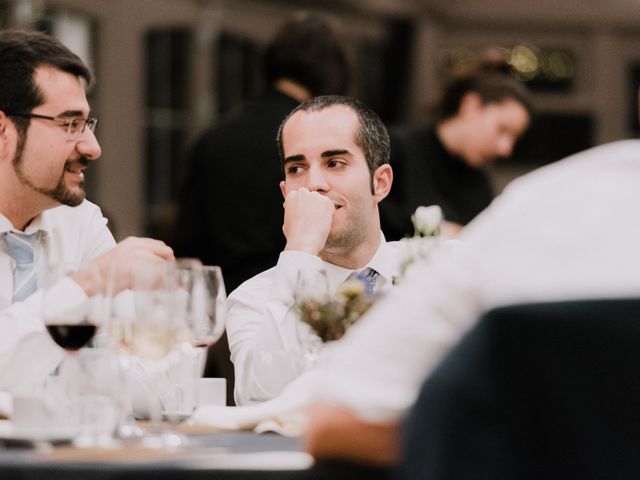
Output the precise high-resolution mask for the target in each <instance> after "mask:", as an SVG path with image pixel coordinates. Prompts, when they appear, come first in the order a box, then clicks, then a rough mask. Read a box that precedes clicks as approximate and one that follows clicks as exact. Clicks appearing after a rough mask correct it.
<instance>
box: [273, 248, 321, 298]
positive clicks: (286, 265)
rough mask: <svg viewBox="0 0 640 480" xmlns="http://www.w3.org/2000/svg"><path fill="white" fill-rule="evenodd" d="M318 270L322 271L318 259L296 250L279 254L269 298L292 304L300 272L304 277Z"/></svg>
mask: <svg viewBox="0 0 640 480" xmlns="http://www.w3.org/2000/svg"><path fill="white" fill-rule="evenodd" d="M320 270H322V260H320V257H317V256H315V255H311V254H310V253H305V252H299V251H296V250H287V251H284V252H280V257H279V258H278V263H277V264H276V267H275V275H274V280H273V284H272V285H271V290H270V292H269V297H270V298H282V299H287V300H288V301H290V302H293V294H294V292H295V288H296V285H297V284H298V280H299V277H300V272H304V274H305V276H306V275H309V274H312V273H313V272H320Z"/></svg>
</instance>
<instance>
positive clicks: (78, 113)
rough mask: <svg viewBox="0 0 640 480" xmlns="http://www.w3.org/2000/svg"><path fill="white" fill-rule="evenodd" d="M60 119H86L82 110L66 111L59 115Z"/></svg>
mask: <svg viewBox="0 0 640 480" xmlns="http://www.w3.org/2000/svg"><path fill="white" fill-rule="evenodd" d="M57 116H58V117H84V112H83V111H82V110H65V111H64V112H62V113H59V114H58V115H57Z"/></svg>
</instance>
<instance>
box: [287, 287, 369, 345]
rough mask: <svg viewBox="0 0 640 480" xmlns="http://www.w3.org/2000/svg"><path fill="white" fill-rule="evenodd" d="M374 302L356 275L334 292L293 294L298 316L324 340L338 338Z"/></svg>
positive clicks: (328, 340)
mask: <svg viewBox="0 0 640 480" xmlns="http://www.w3.org/2000/svg"><path fill="white" fill-rule="evenodd" d="M373 302H374V297H373V296H371V295H368V294H367V293H366V290H365V285H364V283H363V282H362V281H361V280H357V279H348V280H347V281H345V282H344V283H342V284H341V285H340V287H338V290H337V291H336V292H335V293H334V294H330V293H329V292H327V291H318V292H312V293H310V294H307V295H304V296H296V307H297V309H298V312H299V314H300V320H301V321H302V322H303V323H306V324H307V325H309V326H310V327H311V330H312V331H313V332H314V333H315V334H316V335H317V336H318V337H319V338H320V340H322V342H323V343H325V342H330V341H333V340H338V339H340V338H341V337H342V336H343V335H344V334H345V332H346V331H347V329H348V328H349V327H350V326H351V325H353V324H354V323H356V321H357V320H358V319H359V318H360V317H361V316H362V315H363V314H364V313H365V312H366V311H367V310H369V308H370V307H371V305H373Z"/></svg>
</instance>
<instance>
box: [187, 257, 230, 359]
mask: <svg viewBox="0 0 640 480" xmlns="http://www.w3.org/2000/svg"><path fill="white" fill-rule="evenodd" d="M226 301H227V292H226V289H225V286H224V280H223V278H222V269H221V268H220V267H218V266H208V265H207V266H202V267H200V268H199V269H198V270H196V272H195V278H194V284H193V288H192V292H191V315H190V316H189V319H190V322H189V326H190V328H191V335H192V343H193V345H194V346H196V347H209V346H211V345H213V344H214V343H215V342H217V341H218V340H219V339H220V337H221V336H222V333H223V332H224V327H225V316H224V313H225V305H226Z"/></svg>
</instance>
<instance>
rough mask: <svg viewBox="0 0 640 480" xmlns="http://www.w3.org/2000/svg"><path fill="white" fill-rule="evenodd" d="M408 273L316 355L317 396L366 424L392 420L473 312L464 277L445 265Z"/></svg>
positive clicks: (423, 266)
mask: <svg viewBox="0 0 640 480" xmlns="http://www.w3.org/2000/svg"><path fill="white" fill-rule="evenodd" d="M443 257H444V256H442V257H440V258H439V260H442V261H434V262H428V263H424V264H421V265H415V266H414V267H413V268H412V269H411V270H410V271H409V272H408V275H407V277H406V278H405V279H404V280H403V283H402V284H401V285H398V286H397V287H395V288H394V289H393V290H391V291H390V292H389V293H388V294H387V296H386V297H385V298H383V299H382V300H381V301H380V302H379V303H378V304H377V305H375V306H374V307H373V308H372V309H371V310H370V312H368V313H367V314H366V315H365V316H364V317H363V318H362V319H361V320H360V321H359V322H358V323H357V324H356V325H354V326H353V327H352V328H351V329H350V330H349V331H348V332H347V334H346V335H345V336H344V337H343V338H342V339H341V340H339V341H338V342H335V344H334V345H331V346H330V347H327V348H326V349H325V351H324V352H323V359H322V360H323V365H324V369H325V371H324V372H323V376H322V381H321V382H319V383H318V387H317V388H318V395H319V396H321V397H323V398H324V400H325V401H327V402H329V403H337V404H341V405H345V406H347V407H349V408H351V409H352V410H354V411H355V412H357V413H358V414H359V415H360V416H361V417H362V418H364V419H367V420H369V421H374V422H378V421H383V422H384V421H389V420H391V419H394V420H395V419H398V418H399V417H401V416H402V415H403V414H404V413H405V412H406V411H407V409H408V408H409V407H410V406H411V405H412V404H413V402H414V401H415V398H416V395H417V392H418V391H419V386H420V384H421V382H422V380H423V378H424V377H425V375H427V373H428V372H429V371H430V369H432V368H433V367H434V366H435V365H437V364H438V363H439V361H440V359H441V358H442V356H443V355H444V354H445V353H446V352H447V351H448V349H449V348H450V347H451V345H452V344H454V343H456V342H457V341H458V340H459V339H460V338H461V336H462V335H463V333H464V332H465V331H466V330H467V329H468V328H469V327H470V326H471V325H472V324H473V320H474V318H475V313H476V311H477V309H478V305H477V303H476V301H475V298H474V296H473V295H471V294H470V285H472V284H473V282H470V278H469V276H468V275H467V274H468V271H466V269H465V270H462V269H461V268H460V264H459V263H457V262H456V263H449V261H447V260H450V259H445V258H443Z"/></svg>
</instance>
